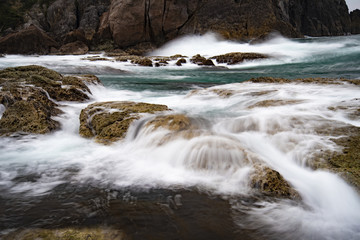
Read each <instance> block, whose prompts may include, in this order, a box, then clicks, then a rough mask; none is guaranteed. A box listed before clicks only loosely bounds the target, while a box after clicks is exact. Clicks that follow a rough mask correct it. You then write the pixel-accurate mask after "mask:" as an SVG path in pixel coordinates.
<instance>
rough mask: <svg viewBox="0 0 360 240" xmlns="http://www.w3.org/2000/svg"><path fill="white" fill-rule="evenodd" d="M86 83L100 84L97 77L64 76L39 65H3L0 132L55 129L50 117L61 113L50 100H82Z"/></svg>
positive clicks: (0, 95) (55, 125)
mask: <svg viewBox="0 0 360 240" xmlns="http://www.w3.org/2000/svg"><path fill="white" fill-rule="evenodd" d="M86 83H89V84H98V83H100V82H99V80H98V79H97V77H95V76H93V75H86V76H82V77H71V76H67V77H64V76H62V75H60V74H59V73H57V72H55V71H52V70H50V69H47V68H44V67H40V66H25V67H16V68H7V69H4V70H1V71H0V86H1V91H0V104H2V105H3V106H4V107H5V111H4V113H3V114H2V117H1V119H0V135H4V134H6V135H9V134H12V133H15V132H25V133H39V134H44V133H48V132H50V131H52V130H55V129H57V128H59V123H58V122H56V121H55V120H53V119H52V117H53V116H56V115H58V114H60V113H61V111H60V110H59V109H58V108H57V107H58V104H57V103H56V102H55V101H54V100H56V101H85V100H87V99H89V97H88V95H87V94H86V93H88V94H90V90H89V88H88V87H87V85H86Z"/></svg>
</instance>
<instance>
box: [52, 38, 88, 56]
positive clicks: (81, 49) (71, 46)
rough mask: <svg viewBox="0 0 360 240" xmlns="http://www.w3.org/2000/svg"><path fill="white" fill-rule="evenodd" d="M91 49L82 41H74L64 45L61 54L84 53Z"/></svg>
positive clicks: (60, 50)
mask: <svg viewBox="0 0 360 240" xmlns="http://www.w3.org/2000/svg"><path fill="white" fill-rule="evenodd" d="M88 51H89V48H88V46H87V45H86V44H85V43H83V42H80V41H76V42H72V43H68V44H65V45H63V46H62V47H61V48H60V49H59V53H60V54H73V55H83V54H86V53H87V52H88Z"/></svg>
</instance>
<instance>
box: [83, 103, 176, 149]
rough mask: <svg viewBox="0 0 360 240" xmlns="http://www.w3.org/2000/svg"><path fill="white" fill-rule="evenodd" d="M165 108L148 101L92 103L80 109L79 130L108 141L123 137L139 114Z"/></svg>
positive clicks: (138, 117) (87, 136)
mask: <svg viewBox="0 0 360 240" xmlns="http://www.w3.org/2000/svg"><path fill="white" fill-rule="evenodd" d="M167 110H169V109H168V107H167V106H165V105H157V104H149V103H135V102H104V103H94V104H91V105H89V106H88V107H87V108H85V109H83V110H82V111H81V114H80V130H79V132H80V135H81V136H83V137H86V138H92V137H95V138H96V140H97V141H99V142H102V143H110V142H114V141H117V140H119V139H122V138H124V137H125V136H126V133H127V131H128V129H129V127H130V124H131V123H132V122H133V121H135V120H138V119H140V117H141V114H146V113H147V114H154V113H156V112H160V111H167Z"/></svg>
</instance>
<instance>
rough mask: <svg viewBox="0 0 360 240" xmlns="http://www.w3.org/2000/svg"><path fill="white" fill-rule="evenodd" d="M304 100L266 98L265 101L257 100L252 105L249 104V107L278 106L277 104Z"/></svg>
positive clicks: (290, 103) (292, 103)
mask: <svg viewBox="0 0 360 240" xmlns="http://www.w3.org/2000/svg"><path fill="white" fill-rule="evenodd" d="M301 102H302V101H300V100H291V99H290V100H280V99H277V100H274V99H269V100H264V101H260V102H257V103H255V104H253V105H251V106H249V109H252V108H258V107H277V106H284V105H294V104H299V103H301Z"/></svg>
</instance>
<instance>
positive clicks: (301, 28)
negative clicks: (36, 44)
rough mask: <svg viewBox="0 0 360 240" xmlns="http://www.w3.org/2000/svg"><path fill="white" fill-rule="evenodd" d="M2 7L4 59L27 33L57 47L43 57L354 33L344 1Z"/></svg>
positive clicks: (82, 2)
mask: <svg viewBox="0 0 360 240" xmlns="http://www.w3.org/2000/svg"><path fill="white" fill-rule="evenodd" d="M0 5H1V7H2V8H1V10H0V11H1V13H2V15H1V17H0V30H1V32H2V35H3V36H5V35H8V36H7V37H3V38H2V39H0V52H3V53H10V52H9V51H8V49H9V46H10V45H11V44H12V45H13V47H12V48H11V49H14V48H15V49H16V46H19V43H18V42H17V41H14V40H12V41H10V40H9V39H14V38H10V37H9V35H10V36H12V35H14V34H18V35H19V34H21V31H26V30H25V29H27V28H28V27H29V26H35V27H36V29H38V30H42V31H41V34H46V35H47V36H48V37H50V38H53V39H54V40H56V42H57V43H58V47H57V48H56V46H55V45H54V44H51V47H52V48H51V47H49V48H47V49H48V53H49V52H51V51H52V52H53V53H56V52H57V53H62V51H61V48H60V47H61V46H62V45H65V44H69V43H72V42H79V41H80V42H82V43H84V44H85V45H87V46H88V47H89V48H90V49H92V50H108V49H114V48H123V49H124V48H128V47H133V46H139V45H140V46H146V47H145V48H148V47H149V46H150V45H152V46H159V45H161V44H163V43H165V42H166V41H169V40H171V39H173V38H175V37H178V36H180V35H183V34H203V33H205V32H208V31H214V32H217V33H219V34H221V35H222V36H224V37H225V38H228V39H235V40H249V39H252V38H258V37H261V36H264V35H266V34H268V33H270V32H273V31H277V32H279V33H281V34H282V35H284V36H288V37H300V36H303V35H310V36H329V35H343V34H347V33H350V32H351V30H352V29H351V28H352V24H351V18H350V14H349V13H348V8H347V5H346V2H345V0H317V1H310V0H192V1H190V0H99V1H95V0H89V1H86V0H31V1H23V0H22V1H15V0H6V1H2V2H1V3H0ZM5 8H6V9H5ZM14 31H20V32H14ZM144 44H145V45H144ZM146 44H147V45H146ZM35 51H36V49H35ZM11 53H14V51H13V50H12V51H11ZM19 53H23V51H19ZM38 53H44V50H43V49H41V51H38Z"/></svg>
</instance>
